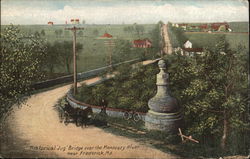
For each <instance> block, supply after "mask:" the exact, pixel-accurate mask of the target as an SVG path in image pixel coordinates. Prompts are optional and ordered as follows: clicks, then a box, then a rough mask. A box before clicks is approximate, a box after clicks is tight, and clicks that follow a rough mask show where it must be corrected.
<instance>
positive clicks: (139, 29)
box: [135, 25, 145, 38]
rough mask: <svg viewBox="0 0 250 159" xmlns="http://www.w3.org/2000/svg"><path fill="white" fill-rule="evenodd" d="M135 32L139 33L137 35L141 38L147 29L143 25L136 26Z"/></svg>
mask: <svg viewBox="0 0 250 159" xmlns="http://www.w3.org/2000/svg"><path fill="white" fill-rule="evenodd" d="M135 30H136V32H137V35H138V36H139V38H140V34H142V35H143V33H144V31H145V28H144V26H143V25H135Z"/></svg>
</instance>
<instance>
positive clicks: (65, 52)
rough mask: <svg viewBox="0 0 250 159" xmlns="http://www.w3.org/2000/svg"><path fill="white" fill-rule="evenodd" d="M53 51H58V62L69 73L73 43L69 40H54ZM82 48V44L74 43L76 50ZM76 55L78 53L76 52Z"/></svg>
mask: <svg viewBox="0 0 250 159" xmlns="http://www.w3.org/2000/svg"><path fill="white" fill-rule="evenodd" d="M54 47H55V51H56V52H57V53H58V57H57V58H58V60H59V64H60V66H62V67H65V68H66V71H67V72H68V73H70V64H71V63H72V60H73V53H72V50H73V44H72V42H70V41H63V42H55V43H54ZM82 48H83V46H82V44H80V43H76V52H78V51H79V50H81V49H82ZM77 57H78V54H77Z"/></svg>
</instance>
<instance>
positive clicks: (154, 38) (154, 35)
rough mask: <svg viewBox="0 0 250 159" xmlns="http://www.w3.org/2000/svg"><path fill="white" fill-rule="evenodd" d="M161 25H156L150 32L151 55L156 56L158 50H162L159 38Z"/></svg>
mask: <svg viewBox="0 0 250 159" xmlns="http://www.w3.org/2000/svg"><path fill="white" fill-rule="evenodd" d="M160 29H161V23H157V24H156V25H155V28H154V29H153V30H152V31H151V32H150V35H151V39H152V45H153V48H152V53H153V54H156V53H158V52H160V50H161V49H162V48H161V46H160V45H159V44H160V41H161V40H162V37H161V30H160Z"/></svg>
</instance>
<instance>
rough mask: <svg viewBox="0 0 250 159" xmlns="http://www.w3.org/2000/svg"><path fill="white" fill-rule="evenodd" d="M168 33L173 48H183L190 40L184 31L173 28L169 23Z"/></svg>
mask: <svg viewBox="0 0 250 159" xmlns="http://www.w3.org/2000/svg"><path fill="white" fill-rule="evenodd" d="M168 33H169V37H170V41H171V44H172V47H174V48H177V47H182V46H183V44H184V43H185V42H186V41H187V40H188V38H187V37H186V36H185V34H184V31H183V29H181V28H177V27H173V26H172V24H171V23H168Z"/></svg>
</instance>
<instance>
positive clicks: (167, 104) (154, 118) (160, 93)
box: [145, 60, 182, 133]
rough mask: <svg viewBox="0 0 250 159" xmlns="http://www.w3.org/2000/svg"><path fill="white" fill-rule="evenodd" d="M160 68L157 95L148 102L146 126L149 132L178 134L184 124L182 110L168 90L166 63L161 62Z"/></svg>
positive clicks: (159, 63)
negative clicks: (157, 131) (158, 131)
mask: <svg viewBox="0 0 250 159" xmlns="http://www.w3.org/2000/svg"><path fill="white" fill-rule="evenodd" d="M158 66H159V68H160V72H159V73H158V74H157V81H156V85H157V93H156V95H155V96H154V97H153V98H151V99H150V100H149V101H148V106H149V109H150V110H149V111H148V113H147V114H146V116H145V126H146V128H147V129H149V130H160V131H165V132H168V133H176V132H177V131H178V128H180V127H181V124H182V114H181V108H180V106H179V105H178V101H177V99H176V98H174V97H172V96H171V92H170V89H169V88H168V78H169V75H168V73H166V72H165V69H166V65H165V62H164V61H163V60H160V61H159V62H158Z"/></svg>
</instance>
